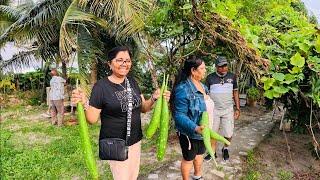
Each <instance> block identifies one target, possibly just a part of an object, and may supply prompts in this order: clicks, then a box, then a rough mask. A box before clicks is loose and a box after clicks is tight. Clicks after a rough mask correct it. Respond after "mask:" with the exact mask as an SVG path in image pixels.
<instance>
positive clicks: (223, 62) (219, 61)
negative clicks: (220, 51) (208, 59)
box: [215, 56, 228, 66]
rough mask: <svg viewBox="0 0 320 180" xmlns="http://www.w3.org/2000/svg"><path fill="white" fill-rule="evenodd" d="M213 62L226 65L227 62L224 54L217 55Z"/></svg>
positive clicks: (217, 64)
mask: <svg viewBox="0 0 320 180" xmlns="http://www.w3.org/2000/svg"><path fill="white" fill-rule="evenodd" d="M215 64H216V66H223V65H227V64H228V61H227V58H226V57H224V56H218V57H217V59H216V63H215Z"/></svg>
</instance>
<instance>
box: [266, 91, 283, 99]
mask: <svg viewBox="0 0 320 180" xmlns="http://www.w3.org/2000/svg"><path fill="white" fill-rule="evenodd" d="M263 95H264V96H265V97H267V98H269V99H273V98H278V97H280V93H278V92H276V91H274V90H273V89H270V90H267V91H265V92H264V94H263Z"/></svg>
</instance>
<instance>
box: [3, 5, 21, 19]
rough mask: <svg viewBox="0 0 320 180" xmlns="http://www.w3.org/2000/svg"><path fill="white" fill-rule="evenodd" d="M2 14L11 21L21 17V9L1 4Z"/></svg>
mask: <svg viewBox="0 0 320 180" xmlns="http://www.w3.org/2000/svg"><path fill="white" fill-rule="evenodd" d="M0 16H1V17H2V18H6V19H8V20H11V21H16V20H18V19H19V18H20V17H21V14H20V11H19V10H17V9H16V8H14V7H10V6H5V5H0Z"/></svg>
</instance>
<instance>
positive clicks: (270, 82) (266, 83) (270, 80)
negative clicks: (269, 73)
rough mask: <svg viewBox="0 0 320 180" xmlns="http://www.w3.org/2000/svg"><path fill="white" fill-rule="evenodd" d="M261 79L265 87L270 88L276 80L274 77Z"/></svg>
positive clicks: (265, 88)
mask: <svg viewBox="0 0 320 180" xmlns="http://www.w3.org/2000/svg"><path fill="white" fill-rule="evenodd" d="M261 81H262V82H263V83H264V86H263V89H264V90H268V89H270V88H271V87H272V85H273V83H274V82H275V81H276V80H275V79H274V78H267V77H266V78H262V79H261Z"/></svg>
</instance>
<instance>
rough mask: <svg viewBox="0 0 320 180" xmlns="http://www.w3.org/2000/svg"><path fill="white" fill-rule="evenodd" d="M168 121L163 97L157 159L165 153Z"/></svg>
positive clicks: (166, 105) (168, 115) (166, 104)
mask: <svg viewBox="0 0 320 180" xmlns="http://www.w3.org/2000/svg"><path fill="white" fill-rule="evenodd" d="M168 81H169V76H167V79H166V84H165V88H164V92H165V91H167V88H168ZM169 122H170V111H169V106H168V102H167V100H166V99H165V98H163V100H162V109H161V120H160V135H159V137H158V138H159V139H158V143H157V158H158V160H159V161H161V160H163V158H164V155H165V153H166V147H167V143H168V133H169Z"/></svg>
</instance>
